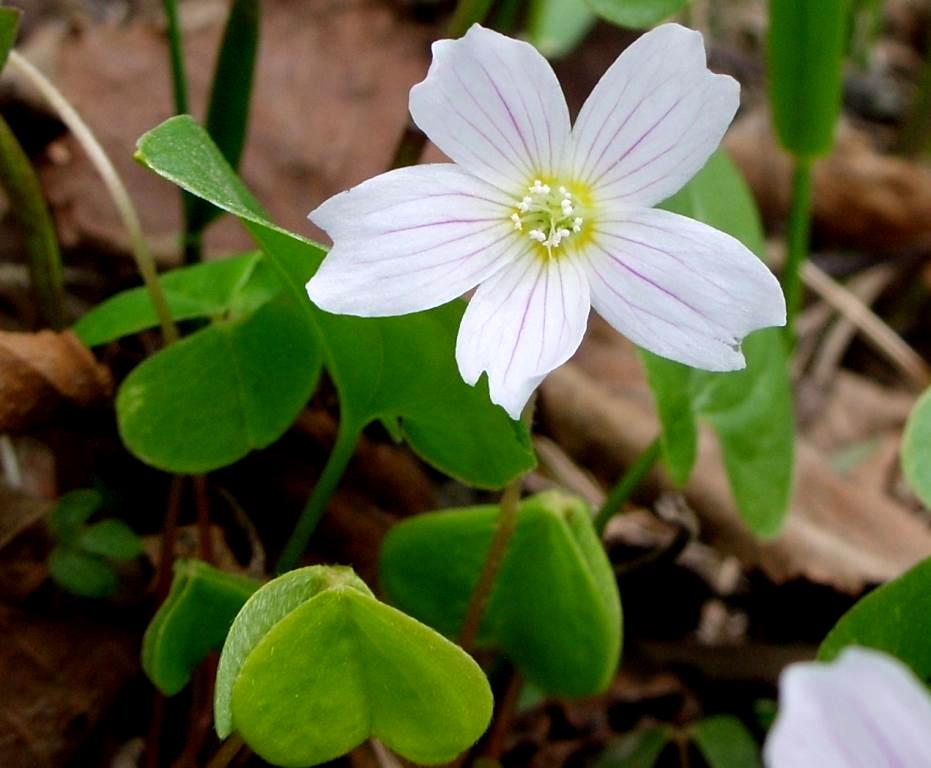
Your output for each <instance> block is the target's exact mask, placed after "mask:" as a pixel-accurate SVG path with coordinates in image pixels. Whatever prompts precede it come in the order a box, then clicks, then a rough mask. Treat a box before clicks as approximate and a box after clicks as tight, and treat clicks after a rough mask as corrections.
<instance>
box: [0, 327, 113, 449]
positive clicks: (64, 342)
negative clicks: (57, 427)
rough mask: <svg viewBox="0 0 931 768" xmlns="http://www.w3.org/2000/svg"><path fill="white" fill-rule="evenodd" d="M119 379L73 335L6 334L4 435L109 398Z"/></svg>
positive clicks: (2, 355) (1, 392)
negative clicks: (70, 408)
mask: <svg viewBox="0 0 931 768" xmlns="http://www.w3.org/2000/svg"><path fill="white" fill-rule="evenodd" d="M112 391H113V380H112V378H111V376H110V372H109V370H107V369H106V368H105V367H104V366H102V365H100V364H99V363H98V362H97V361H96V360H95V359H94V356H93V354H91V352H90V350H89V349H87V347H85V346H84V345H83V344H81V342H80V341H78V338H77V337H76V336H75V335H74V334H73V333H71V332H70V331H64V332H62V333H55V332H54V331H40V332H39V333H11V332H6V331H0V433H2V432H18V431H23V430H26V429H29V428H31V427H34V426H36V425H37V424H39V423H41V422H43V421H45V420H47V419H48V418H49V417H50V416H52V414H54V412H55V411H56V410H57V409H58V408H60V407H61V406H63V405H65V404H71V405H76V406H79V407H87V406H90V405H94V404H95V403H98V402H101V401H104V400H106V399H107V398H109V397H110V396H111V394H112Z"/></svg>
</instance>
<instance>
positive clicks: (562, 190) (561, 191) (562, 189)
mask: <svg viewBox="0 0 931 768" xmlns="http://www.w3.org/2000/svg"><path fill="white" fill-rule="evenodd" d="M559 194H561V195H562V196H563V197H565V198H571V197H572V194H571V193H570V192H569V190H568V189H566V188H565V187H560V188H559Z"/></svg>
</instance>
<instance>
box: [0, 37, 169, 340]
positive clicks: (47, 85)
mask: <svg viewBox="0 0 931 768" xmlns="http://www.w3.org/2000/svg"><path fill="white" fill-rule="evenodd" d="M8 65H9V66H10V67H12V68H13V69H14V70H16V71H18V72H19V73H20V74H21V75H23V77H25V78H26V79H27V80H28V81H29V82H30V84H31V85H33V86H34V87H35V89H36V90H37V91H39V93H40V94H41V95H42V97H43V98H44V99H45V100H46V101H47V102H48V103H49V104H50V105H51V107H52V108H53V109H54V110H55V112H56V113H57V114H58V116H59V117H60V118H61V121H62V122H63V123H64V124H65V125H66V126H67V127H68V130H70V131H71V133H72V134H74V137H75V139H77V141H78V143H79V144H80V145H81V147H82V148H83V149H84V151H85V152H86V153H87V156H88V158H89V159H90V161H91V163H92V164H93V166H94V167H95V168H96V169H97V173H99V174H100V177H101V179H103V183H104V186H106V188H107V191H108V192H109V193H110V197H111V198H112V200H113V203H114V205H115V206H116V209H117V211H118V212H119V215H120V218H121V219H122V220H123V226H124V227H125V229H126V232H127V234H128V235H129V242H130V247H131V249H132V254H133V257H134V258H135V260H136V267H137V269H138V270H139V274H140V275H142V281H143V282H144V283H145V288H146V291H147V292H148V294H149V298H150V299H151V300H152V304H153V305H154V307H155V314H156V316H157V317H158V321H159V325H160V326H161V330H162V337H163V339H164V341H165V344H171V343H172V342H174V341H177V339H178V329H177V328H176V327H175V323H174V320H172V319H171V313H170V312H169V311H168V303H167V302H166V301H165V294H164V293H163V292H162V287H161V286H160V285H159V282H158V271H157V270H156V268H155V259H153V258H152V254H151V253H150V251H149V247H148V245H147V244H146V241H145V237H144V236H143V234H142V226H141V224H140V223H139V216H138V214H137V213H136V209H135V207H134V206H133V203H132V200H131V199H130V197H129V193H128V192H127V191H126V187H125V186H124V185H123V181H122V180H121V179H120V177H119V175H118V174H117V172H116V168H114V167H113V163H111V162H110V158H109V157H107V154H106V152H104V150H103V147H101V146H100V142H98V141H97V137H96V136H94V134H93V132H92V131H91V129H90V128H89V127H88V126H87V124H86V123H85V122H84V120H83V119H82V118H81V116H80V115H79V114H78V113H77V110H75V108H74V107H73V106H71V103H70V102H69V101H68V100H67V99H66V98H65V97H64V96H63V95H62V93H61V91H59V90H58V89H57V88H56V87H55V86H54V85H53V84H52V82H51V81H50V80H49V79H48V78H47V77H46V76H45V75H43V74H42V73H41V72H40V71H39V70H38V69H36V68H35V67H34V66H33V65H32V64H31V63H29V61H28V60H27V59H25V58H24V57H23V56H22V55H20V54H19V53H18V52H17V51H10V58H9V60H8Z"/></svg>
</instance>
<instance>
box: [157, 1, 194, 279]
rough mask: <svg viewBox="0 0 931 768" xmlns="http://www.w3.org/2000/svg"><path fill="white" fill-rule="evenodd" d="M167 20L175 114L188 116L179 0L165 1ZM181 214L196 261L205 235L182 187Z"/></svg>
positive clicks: (187, 259)
mask: <svg viewBox="0 0 931 768" xmlns="http://www.w3.org/2000/svg"><path fill="white" fill-rule="evenodd" d="M162 4H163V5H164V8H165V20H166V22H167V23H168V55H169V59H170V61H171V85H172V93H173V94H174V100H175V114H178V115H186V114H189V113H190V111H191V107H190V102H189V100H188V89H187V67H186V65H185V63H184V40H183V37H182V35H181V22H180V19H179V15H178V0H163V3H162ZM180 193H181V213H182V215H183V216H184V246H183V247H184V255H183V260H184V263H185V264H197V263H198V262H199V261H200V260H201V257H202V245H203V238H202V237H201V234H200V233H199V232H193V231H192V230H191V209H192V208H193V207H194V206H195V205H196V202H195V201H196V200H197V198H195V197H194V196H193V195H192V194H191V193H190V192H186V191H185V190H183V189H182V190H181V191H180Z"/></svg>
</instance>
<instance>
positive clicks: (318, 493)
mask: <svg viewBox="0 0 931 768" xmlns="http://www.w3.org/2000/svg"><path fill="white" fill-rule="evenodd" d="M358 443H359V433H358V432H356V431H355V430H347V429H343V426H342V424H340V428H339V432H338V433H337V435H336V443H335V444H334V445H333V450H332V451H330V456H329V458H328V459H327V463H326V466H325V467H324V468H323V473H322V474H321V475H320V477H319V478H318V479H317V484H316V485H315V486H314V490H313V492H312V493H311V494H310V498H309V499H308V500H307V504H305V505H304V509H303V510H302V511H301V516H300V517H299V518H298V521H297V525H296V526H295V527H294V530H293V531H292V532H291V537H290V538H289V539H288V543H287V544H285V548H284V551H283V552H282V553H281V557H280V558H279V559H278V565H277V566H276V571H277V573H284V572H285V571H290V570H293V569H294V568H296V567H297V565H298V563H299V562H300V560H301V556H302V555H303V554H304V550H305V549H307V543H308V542H309V541H310V537H311V535H312V534H313V532H314V529H315V528H316V527H317V523H319V522H320V518H321V517H323V513H324V511H325V510H326V505H327V502H328V501H329V500H330V497H331V496H332V495H333V492H334V491H335V490H336V487H337V486H338V485H339V481H340V480H341V479H342V477H343V473H344V472H345V471H346V467H347V466H348V465H349V460H350V459H351V458H352V454H353V453H355V450H356V445H358Z"/></svg>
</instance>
